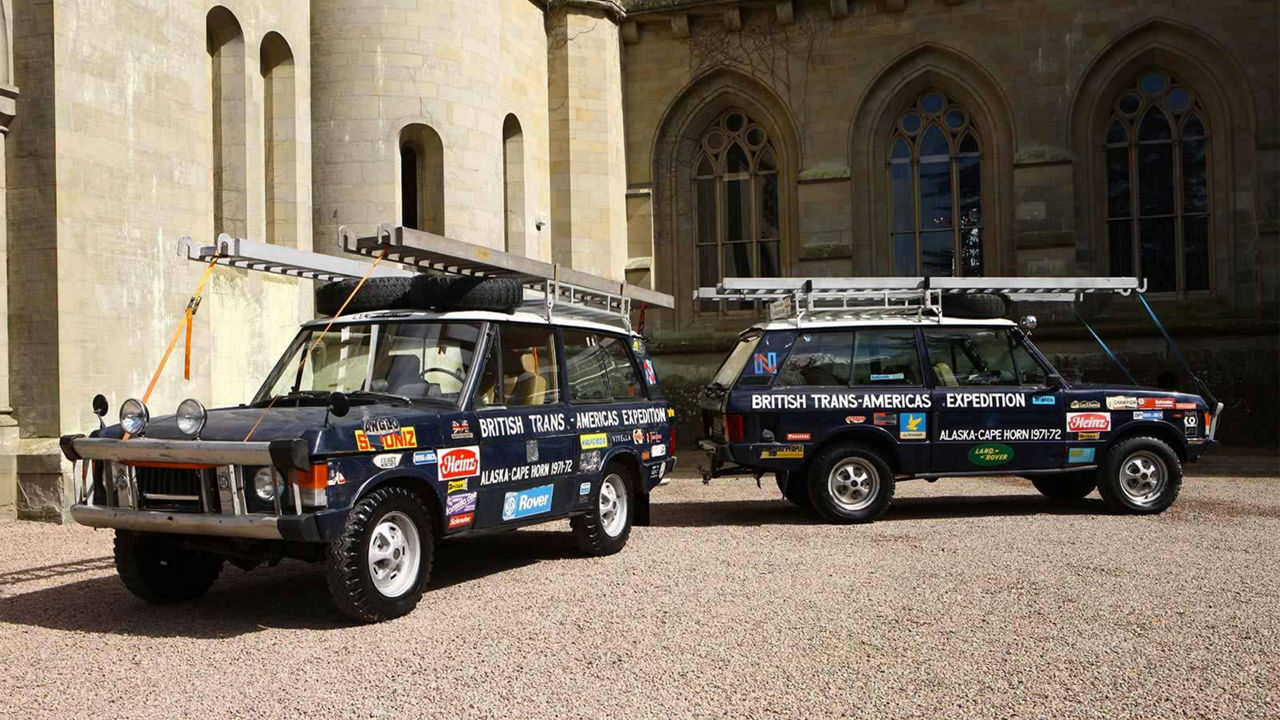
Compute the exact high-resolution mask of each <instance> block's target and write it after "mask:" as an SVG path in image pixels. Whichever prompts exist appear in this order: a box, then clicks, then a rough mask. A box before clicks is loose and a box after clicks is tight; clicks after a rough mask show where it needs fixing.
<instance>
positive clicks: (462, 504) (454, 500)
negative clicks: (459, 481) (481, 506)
mask: <svg viewBox="0 0 1280 720" xmlns="http://www.w3.org/2000/svg"><path fill="white" fill-rule="evenodd" d="M475 511H476V493H473V492H469V493H458V494H457V495H450V496H449V497H448V499H446V500H445V510H444V512H445V514H446V515H461V514H462V513H472V512H475Z"/></svg>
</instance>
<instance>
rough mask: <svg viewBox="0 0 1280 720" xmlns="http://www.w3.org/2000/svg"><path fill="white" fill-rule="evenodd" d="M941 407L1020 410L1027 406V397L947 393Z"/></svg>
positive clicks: (1003, 394) (1005, 394) (1014, 394)
mask: <svg viewBox="0 0 1280 720" xmlns="http://www.w3.org/2000/svg"><path fill="white" fill-rule="evenodd" d="M945 398H946V399H945V400H944V401H943V405H945V406H946V407H949V408H1020V407H1026V406H1027V396H1026V395H1023V394H1022V393H1011V392H1003V393H1002V392H997V393H978V392H958V393H947V395H946V396H945Z"/></svg>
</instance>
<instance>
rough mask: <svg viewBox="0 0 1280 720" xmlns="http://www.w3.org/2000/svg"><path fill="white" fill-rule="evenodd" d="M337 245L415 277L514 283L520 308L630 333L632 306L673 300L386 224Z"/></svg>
mask: <svg viewBox="0 0 1280 720" xmlns="http://www.w3.org/2000/svg"><path fill="white" fill-rule="evenodd" d="M338 244H339V245H340V246H341V247H342V249H343V250H345V251H346V252H349V253H354V254H357V255H363V256H365V257H378V256H383V254H384V253H385V256H384V257H385V260H386V261H389V262H394V263H399V264H401V265H404V266H408V267H410V268H412V269H414V270H416V271H419V272H425V271H436V272H444V273H450V274H454V275H465V276H471V277H489V278H507V279H511V280H517V281H519V282H520V283H521V284H522V285H524V287H525V307H527V308H529V309H536V310H537V311H540V312H542V313H543V314H544V315H545V316H546V317H547V319H551V318H552V317H553V316H556V315H559V316H562V317H574V318H578V319H583V320H593V321H596V322H606V323H618V322H621V324H622V325H623V326H624V327H626V328H627V329H630V328H631V307H632V305H633V304H634V303H640V304H642V305H651V306H654V307H659V308H667V309H671V308H674V307H675V299H674V298H673V297H671V296H670V295H667V294H665V293H660V292H656V291H653V290H649V289H648V288H642V287H638V286H636V285H628V284H627V283H624V282H618V281H617V280H610V279H608V278H604V277H600V276H598V275H592V274H590V273H585V272H582V271H580V270H574V269H572V268H567V267H564V266H562V265H560V264H558V263H546V262H542V261H541V260H534V259H532V258H527V257H524V256H521V255H513V254H511V253H506V252H502V251H501V250H494V249H492V248H487V247H483V246H480V245H473V244H471V243H466V242H462V241H459V240H452V239H450V238H447V237H444V236H442V235H436V234H434V233H428V232H422V231H420V230H414V229H412V228H406V227H401V226H392V225H390V224H389V223H383V224H382V225H379V226H378V230H377V233H376V234H375V235H372V236H369V237H358V236H356V235H355V234H354V233H353V232H351V231H350V230H348V229H347V228H346V227H345V226H344V227H340V228H338Z"/></svg>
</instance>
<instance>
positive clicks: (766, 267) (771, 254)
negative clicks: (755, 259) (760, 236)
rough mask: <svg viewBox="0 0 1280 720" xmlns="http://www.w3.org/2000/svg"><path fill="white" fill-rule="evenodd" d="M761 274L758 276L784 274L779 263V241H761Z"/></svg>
mask: <svg viewBox="0 0 1280 720" xmlns="http://www.w3.org/2000/svg"><path fill="white" fill-rule="evenodd" d="M759 248H760V274H759V275H758V277H778V276H779V275H781V274H782V271H781V269H780V267H781V266H780V265H779V264H778V242H777V241H776V240H774V241H770V242H762V243H760V246H759Z"/></svg>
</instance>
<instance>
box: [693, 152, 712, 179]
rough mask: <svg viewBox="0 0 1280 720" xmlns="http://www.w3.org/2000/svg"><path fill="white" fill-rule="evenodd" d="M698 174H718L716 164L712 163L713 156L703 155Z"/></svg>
mask: <svg viewBox="0 0 1280 720" xmlns="http://www.w3.org/2000/svg"><path fill="white" fill-rule="evenodd" d="M697 174H698V175H701V176H710V175H715V174H716V168H715V165H712V164H711V158H709V157H707V156H706V155H703V156H702V160H701V161H700V162H699V163H698V172H697Z"/></svg>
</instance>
